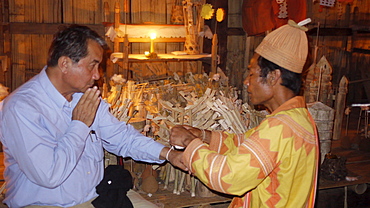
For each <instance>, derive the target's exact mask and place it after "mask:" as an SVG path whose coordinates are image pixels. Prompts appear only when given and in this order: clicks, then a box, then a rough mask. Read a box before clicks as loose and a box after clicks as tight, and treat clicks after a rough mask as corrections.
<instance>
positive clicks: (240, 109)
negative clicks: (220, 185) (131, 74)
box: [105, 73, 265, 196]
mask: <svg viewBox="0 0 370 208" xmlns="http://www.w3.org/2000/svg"><path fill="white" fill-rule="evenodd" d="M111 80H114V81H111V82H110V84H111V91H110V93H109V95H108V97H107V98H105V99H106V101H107V102H108V103H110V104H111V112H112V114H113V115H114V116H116V117H117V118H118V119H119V120H121V121H125V122H128V121H129V119H130V118H131V117H133V114H132V113H133V112H134V111H137V112H138V113H137V114H136V116H135V117H137V118H142V119H144V120H146V121H147V122H146V123H147V124H148V123H149V126H150V127H151V130H150V131H151V133H150V134H148V133H146V135H150V136H152V137H153V138H154V139H156V140H157V141H159V142H161V143H163V144H165V145H167V146H169V143H168V141H169V135H170V130H171V128H172V127H173V126H175V125H179V124H180V125H181V124H186V125H190V126H193V127H197V128H200V129H208V130H226V131H229V132H231V133H236V134H242V133H244V132H246V131H247V130H248V129H250V128H253V127H255V126H257V125H258V124H259V122H260V121H261V119H263V118H264V116H265V114H264V113H263V112H259V111H255V110H253V109H252V108H251V107H250V106H249V105H248V104H247V103H244V104H242V101H241V100H240V99H238V93H237V90H236V89H235V88H233V87H230V86H224V85H223V84H220V82H221V81H220V80H217V81H215V80H213V79H210V78H209V77H208V76H207V74H195V75H194V74H191V73H188V74H186V76H184V77H180V76H177V75H176V74H175V75H174V76H173V78H172V79H171V80H162V81H157V82H153V83H135V82H133V81H125V80H124V81H122V80H120V79H117V77H114V78H112V79H111ZM117 80H120V81H117ZM164 167H166V168H163V171H164V172H166V173H165V174H162V176H164V181H165V188H167V187H168V183H169V181H170V175H171V172H172V175H175V176H176V177H175V182H174V183H175V186H174V190H173V193H175V194H180V193H181V190H184V187H183V186H184V180H185V179H184V178H185V176H184V174H185V173H178V170H177V171H176V170H175V169H174V168H171V166H170V165H166V166H164ZM176 179H177V180H176ZM193 180H194V179H193V178H192V179H191V184H192V185H191V188H190V189H191V196H195V192H194V191H195V188H194V186H195V181H193Z"/></svg>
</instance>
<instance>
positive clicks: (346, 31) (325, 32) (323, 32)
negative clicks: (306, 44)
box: [307, 27, 353, 36]
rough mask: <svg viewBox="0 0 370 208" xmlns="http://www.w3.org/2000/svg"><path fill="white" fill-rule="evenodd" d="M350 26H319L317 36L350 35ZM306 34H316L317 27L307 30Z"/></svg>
mask: <svg viewBox="0 0 370 208" xmlns="http://www.w3.org/2000/svg"><path fill="white" fill-rule="evenodd" d="M352 34H353V33H352V29H351V28H319V36H351V35H352ZM307 35H311V36H316V35H317V27H315V28H312V29H310V30H308V31H307Z"/></svg>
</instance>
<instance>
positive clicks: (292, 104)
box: [266, 96, 306, 117]
mask: <svg viewBox="0 0 370 208" xmlns="http://www.w3.org/2000/svg"><path fill="white" fill-rule="evenodd" d="M304 107H306V102H305V101H304V98H303V97H302V96H295V97H293V98H291V99H289V100H288V101H286V102H285V103H283V104H282V105H281V106H279V107H278V108H277V109H275V110H274V112H272V113H271V114H270V115H267V116H266V117H269V116H274V115H276V114H277V113H279V112H281V111H287V110H290V109H293V108H304Z"/></svg>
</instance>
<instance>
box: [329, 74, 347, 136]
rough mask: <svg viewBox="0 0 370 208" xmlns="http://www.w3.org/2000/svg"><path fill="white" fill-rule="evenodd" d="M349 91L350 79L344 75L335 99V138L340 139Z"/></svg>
mask: <svg viewBox="0 0 370 208" xmlns="http://www.w3.org/2000/svg"><path fill="white" fill-rule="evenodd" d="M347 92H348V79H347V78H346V77H345V76H343V77H342V79H341V80H340V83H339V92H338V94H337V97H336V99H335V104H336V105H335V119H334V128H333V140H339V139H340V134H341V129H342V128H341V127H342V121H343V114H344V113H343V112H344V109H345V105H346V95H347Z"/></svg>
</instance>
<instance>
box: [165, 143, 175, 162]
mask: <svg viewBox="0 0 370 208" xmlns="http://www.w3.org/2000/svg"><path fill="white" fill-rule="evenodd" d="M172 150H173V146H172V147H171V148H169V149H168V151H167V153H166V157H165V158H166V160H167V161H169V159H168V157H169V156H170V153H171V151H172Z"/></svg>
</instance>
